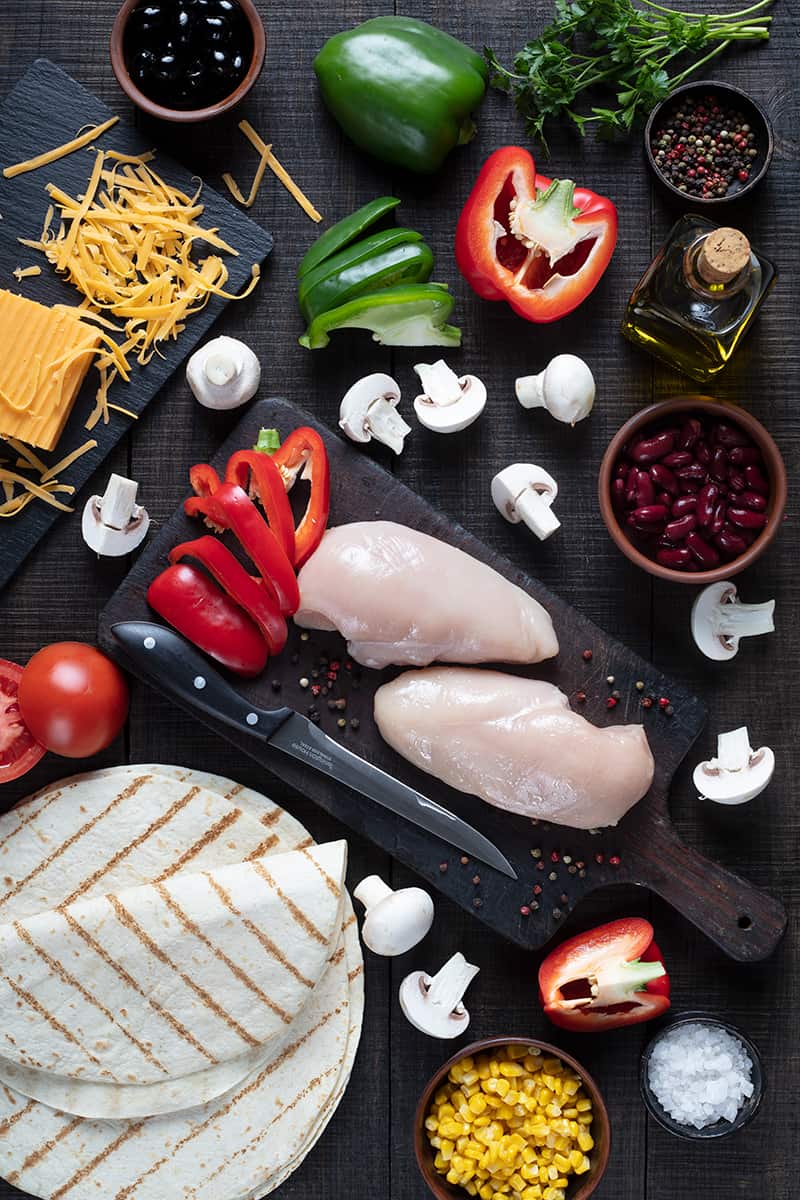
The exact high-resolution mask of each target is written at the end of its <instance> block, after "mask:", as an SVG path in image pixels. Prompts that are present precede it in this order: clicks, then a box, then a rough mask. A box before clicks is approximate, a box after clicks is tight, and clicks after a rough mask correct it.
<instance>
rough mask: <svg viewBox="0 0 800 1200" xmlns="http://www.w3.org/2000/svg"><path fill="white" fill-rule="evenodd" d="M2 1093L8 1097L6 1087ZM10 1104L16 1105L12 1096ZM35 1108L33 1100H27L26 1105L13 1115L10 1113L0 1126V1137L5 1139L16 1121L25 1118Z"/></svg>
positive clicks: (35, 1104)
mask: <svg viewBox="0 0 800 1200" xmlns="http://www.w3.org/2000/svg"><path fill="white" fill-rule="evenodd" d="M3 1091H4V1092H5V1093H6V1095H8V1088H7V1087H4V1088H3ZM11 1102H12V1103H13V1104H16V1103H17V1101H16V1099H15V1098H14V1097H13V1096H12V1097H11ZM37 1107H38V1105H37V1103H36V1101H35V1100H29V1101H28V1103H27V1104H24V1105H23V1106H22V1108H18V1109H17V1111H16V1112H15V1113H12V1115H11V1116H10V1117H7V1118H6V1120H5V1121H3V1122H2V1124H0V1137H5V1136H6V1134H7V1133H8V1132H9V1130H10V1129H13V1128H14V1126H15V1125H16V1123H17V1121H21V1120H22V1118H23V1117H27V1116H28V1114H29V1113H30V1112H31V1111H32V1110H33V1109H34V1108H37Z"/></svg>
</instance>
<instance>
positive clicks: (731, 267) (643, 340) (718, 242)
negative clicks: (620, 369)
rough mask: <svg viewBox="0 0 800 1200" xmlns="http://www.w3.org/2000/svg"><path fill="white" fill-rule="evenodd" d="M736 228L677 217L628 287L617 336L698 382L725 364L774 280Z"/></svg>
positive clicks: (694, 217) (768, 265)
mask: <svg viewBox="0 0 800 1200" xmlns="http://www.w3.org/2000/svg"><path fill="white" fill-rule="evenodd" d="M775 274H776V272H775V267H774V266H773V264H772V263H771V262H770V261H769V259H766V258H765V257H764V255H763V254H760V253H758V252H757V251H755V250H753V249H752V247H751V246H750V243H749V242H748V240H747V238H746V237H745V235H744V234H743V233H741V232H740V231H739V230H738V229H731V228H727V227H719V226H717V225H715V224H714V223H713V221H709V220H707V219H706V218H705V217H701V216H697V215H696V214H692V213H689V214H687V215H686V216H683V217H681V219H680V220H679V221H678V222H677V224H676V225H674V226H673V229H672V232H671V233H670V235H669V237H668V238H667V240H666V242H665V243H664V245H663V246H662V247H661V249H660V250H659V251H658V253H657V254H656V256H655V258H654V259H653V261H652V263H651V264H650V266H649V267H648V268H647V270H646V271H645V273H644V275H643V276H642V278H641V279H640V280H639V282H638V283H637V284H636V287H635V288H634V289H633V293H632V295H631V298H630V300H629V301H628V306H627V308H626V310H625V316H624V318H623V321H622V332H623V334H624V335H625V337H626V338H628V339H629V340H630V341H631V342H633V343H634V344H635V345H637V346H641V347H642V349H644V350H647V351H649V353H650V354H653V355H655V357H656V358H660V359H661V360H662V362H665V363H667V364H668V365H669V366H671V367H675V368H676V369H677V370H679V371H683V372H684V373H685V374H686V375H690V376H691V377H692V379H698V380H700V381H701V382H705V381H706V380H709V379H713V377H714V376H715V375H717V374H718V372H719V371H721V370H723V368H724V367H726V366H727V365H728V362H729V361H730V359H731V356H732V355H733V353H734V351H735V350H736V347H737V346H738V345H739V343H740V341H741V340H742V338H743V337H744V335H745V333H746V332H747V330H748V329H749V328H750V326H751V324H752V323H753V319H754V318H755V316H756V313H757V312H758V310H759V307H760V306H761V303H762V301H763V300H764V298H765V297H766V295H767V292H768V291H769V289H770V287H771V286H772V284H773V282H774V280H775Z"/></svg>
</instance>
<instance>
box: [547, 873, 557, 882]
mask: <svg viewBox="0 0 800 1200" xmlns="http://www.w3.org/2000/svg"><path fill="white" fill-rule="evenodd" d="M547 878H548V879H549V880H550V881H551V882H552V881H553V880H554V879H558V872H557V871H551V872H550V874H549V875H548V876H547Z"/></svg>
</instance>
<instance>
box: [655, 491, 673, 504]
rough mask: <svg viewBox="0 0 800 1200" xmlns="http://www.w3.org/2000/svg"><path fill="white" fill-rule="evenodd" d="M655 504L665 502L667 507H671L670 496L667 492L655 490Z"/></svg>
mask: <svg viewBox="0 0 800 1200" xmlns="http://www.w3.org/2000/svg"><path fill="white" fill-rule="evenodd" d="M656 504H665V505H666V506H667V508H671V507H672V496H670V494H669V492H656Z"/></svg>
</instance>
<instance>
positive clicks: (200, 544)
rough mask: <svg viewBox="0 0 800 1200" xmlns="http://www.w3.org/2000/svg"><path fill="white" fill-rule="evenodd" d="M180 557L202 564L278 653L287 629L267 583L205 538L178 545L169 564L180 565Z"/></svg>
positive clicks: (273, 593)
mask: <svg viewBox="0 0 800 1200" xmlns="http://www.w3.org/2000/svg"><path fill="white" fill-rule="evenodd" d="M182 558H194V559H196V560H197V562H199V563H201V564H202V565H203V566H204V567H205V568H206V570H207V571H208V572H209V574H210V575H213V576H214V578H215V579H216V581H217V583H218V584H219V585H220V587H221V588H222V589H223V591H225V592H227V594H228V595H229V596H230V598H231V600H235V602H236V603H237V604H238V605H239V606H240V607H241V608H243V609H244V611H245V612H246V613H247V615H248V616H249V617H251V618H252V619H253V621H255V623H256V625H257V626H258V628H259V629H260V630H261V633H262V635H263V637H264V640H265V641H266V643H267V646H268V648H269V652H270V654H280V652H281V650H282V649H283V647H284V646H285V645H286V638H287V637H288V630H287V628H286V622H285V620H284V619H283V617H282V615H281V607H280V602H279V600H278V597H277V595H276V592H275V589H274V588H273V586H272V584H271V583H270V582H269V580H261V579H256V578H254V576H252V575H251V574H250V573H249V572H248V571H246V570H245V569H244V567H243V566H242V564H241V563H240V562H239V560H238V558H236V557H235V556H234V555H233V554H231V552H230V550H229V549H228V547H227V546H225V545H223V543H222V542H220V541H218V540H217V539H216V538H213V537H209V536H208V535H206V536H205V537H199V538H196V539H195V540H194V541H192V542H181V544H180V546H176V547H175V549H174V550H170V553H169V561H170V562H171V563H176V562H180V560H181V559H182Z"/></svg>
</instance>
